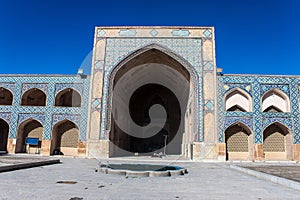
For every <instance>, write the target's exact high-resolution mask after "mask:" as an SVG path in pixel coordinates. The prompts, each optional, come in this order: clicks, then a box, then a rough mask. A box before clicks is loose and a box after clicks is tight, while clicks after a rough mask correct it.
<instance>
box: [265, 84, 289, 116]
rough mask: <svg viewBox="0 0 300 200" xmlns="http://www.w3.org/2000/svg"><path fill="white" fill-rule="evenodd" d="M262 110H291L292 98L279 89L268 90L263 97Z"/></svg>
mask: <svg viewBox="0 0 300 200" xmlns="http://www.w3.org/2000/svg"><path fill="white" fill-rule="evenodd" d="M261 102H262V112H290V99H289V97H288V96H287V95H286V94H285V93H284V92H282V91H281V90H279V89H276V88H275V89H271V90H269V91H267V92H266V93H265V94H264V95H263V96H262V98H261Z"/></svg>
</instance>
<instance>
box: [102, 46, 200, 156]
mask: <svg viewBox="0 0 300 200" xmlns="http://www.w3.org/2000/svg"><path fill="white" fill-rule="evenodd" d="M112 74H114V76H113V78H112V79H111V80H110V81H111V85H110V87H111V88H112V89H111V93H112V107H111V110H110V109H108V111H109V112H110V116H111V123H110V127H108V129H109V130H110V134H109V139H110V141H111V144H110V149H109V151H110V153H109V154H110V156H128V155H129V156H130V155H136V154H139V155H141V154H142V155H151V154H153V153H154V152H157V151H158V150H159V151H161V152H162V151H163V149H164V145H165V144H164V140H165V139H166V141H167V148H166V149H167V150H166V154H169V155H170V154H172V155H180V154H183V153H184V152H186V150H185V148H189V147H190V146H191V144H192V143H193V139H194V136H193V134H194V133H195V132H194V126H195V124H194V122H193V120H190V119H189V123H185V120H187V119H185V114H186V112H187V111H188V110H192V109H193V110H194V108H195V105H194V101H195V96H194V94H195V92H193V89H194V87H193V81H192V77H191V74H190V72H189V71H188V70H187V69H186V68H185V67H184V66H183V65H182V64H181V63H180V62H179V61H177V60H176V59H174V58H173V57H171V56H169V55H168V54H166V53H165V52H162V51H160V50H158V49H156V48H150V49H149V50H147V51H145V52H143V53H141V54H139V55H137V56H133V57H132V58H131V59H128V61H126V62H124V63H122V64H120V65H119V67H117V70H115V71H114V72H113V73H112ZM156 105H160V106H161V107H163V109H164V111H165V113H166V118H165V122H164V124H161V126H160V129H157V130H156V134H149V135H151V136H149V137H142V135H143V134H145V132H147V133H148V132H149V131H147V130H150V129H151V127H153V126H156V125H157V124H156V120H158V121H159V120H160V119H158V118H159V117H158V118H152V119H151V116H150V115H151V114H150V112H151V109H152V106H156ZM189 117H190V118H193V119H195V112H194V111H193V114H191V115H189ZM120 124H122V125H121V126H123V127H120ZM137 126H138V127H139V128H141V129H143V130H141V131H136V130H135V129H134V128H136V127H137ZM185 126H191V127H189V128H187V127H185ZM124 127H125V128H124ZM133 127H134V128H133ZM185 130H189V131H188V132H185ZM189 150H190V149H189ZM189 155H190V154H189Z"/></svg>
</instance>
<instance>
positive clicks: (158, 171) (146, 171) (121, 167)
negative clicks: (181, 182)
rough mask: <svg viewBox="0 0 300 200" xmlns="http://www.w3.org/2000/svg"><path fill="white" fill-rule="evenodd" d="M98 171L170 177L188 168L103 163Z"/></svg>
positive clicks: (182, 172) (184, 171) (126, 174)
mask: <svg viewBox="0 0 300 200" xmlns="http://www.w3.org/2000/svg"><path fill="white" fill-rule="evenodd" d="M96 171H101V172H103V173H105V174H115V175H123V176H130V177H169V176H178V175H185V174H187V173H188V171H187V169H185V168H183V167H179V166H172V165H151V164H105V165H103V164H102V165H100V168H98V169H96Z"/></svg>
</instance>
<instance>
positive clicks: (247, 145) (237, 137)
mask: <svg viewBox="0 0 300 200" xmlns="http://www.w3.org/2000/svg"><path fill="white" fill-rule="evenodd" d="M225 142H226V160H252V157H253V134H251V130H250V129H249V128H248V127H247V126H246V125H244V124H243V123H236V124H233V125H231V126H230V127H228V128H227V129H226V130H225Z"/></svg>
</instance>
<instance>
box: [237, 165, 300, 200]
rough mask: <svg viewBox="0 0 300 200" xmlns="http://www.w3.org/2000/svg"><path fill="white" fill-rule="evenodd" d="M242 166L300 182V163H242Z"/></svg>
mask: <svg viewBox="0 0 300 200" xmlns="http://www.w3.org/2000/svg"><path fill="white" fill-rule="evenodd" d="M241 167H244V168H247V169H251V170H255V171H259V172H263V173H266V174H270V175H274V176H278V177H282V178H286V179H289V180H293V181H297V182H299V184H300V164H297V165H295V164H284V165H283V164H282V163H276V164H274V163H267V164H256V165H241ZM299 198H300V197H299Z"/></svg>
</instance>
